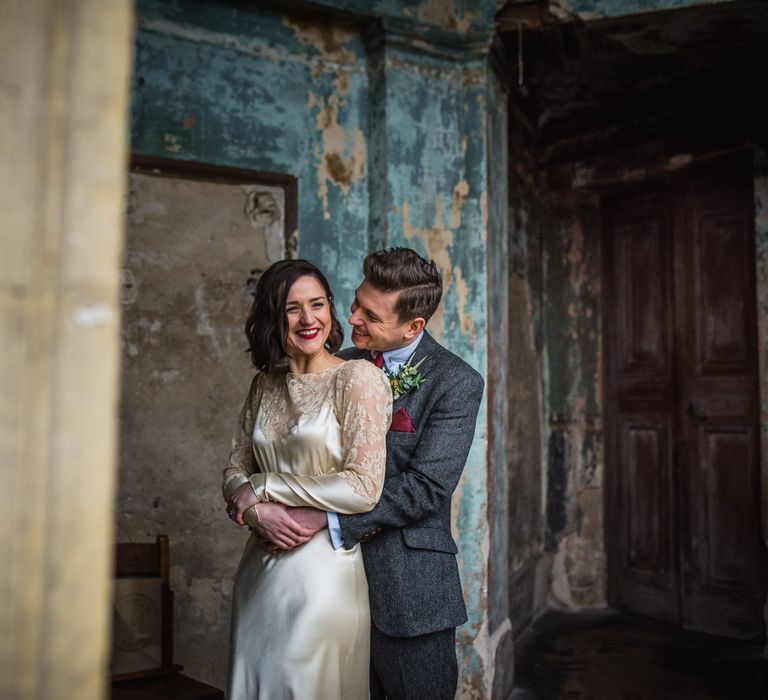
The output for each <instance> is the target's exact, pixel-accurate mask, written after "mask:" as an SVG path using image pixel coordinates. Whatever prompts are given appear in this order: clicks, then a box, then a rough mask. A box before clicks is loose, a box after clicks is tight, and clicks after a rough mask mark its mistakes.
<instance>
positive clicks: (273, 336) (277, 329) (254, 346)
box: [245, 260, 344, 372]
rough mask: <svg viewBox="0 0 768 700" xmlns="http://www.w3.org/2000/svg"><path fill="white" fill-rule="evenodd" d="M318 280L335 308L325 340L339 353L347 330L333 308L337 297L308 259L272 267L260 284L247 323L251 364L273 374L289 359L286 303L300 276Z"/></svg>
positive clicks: (330, 347) (265, 273) (246, 333)
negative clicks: (286, 348)
mask: <svg viewBox="0 0 768 700" xmlns="http://www.w3.org/2000/svg"><path fill="white" fill-rule="evenodd" d="M307 276H309V277H314V278H315V279H316V280H317V281H318V282H319V283H320V285H321V286H322V287H323V289H324V290H325V295H326V296H327V297H328V305H329V306H330V309H331V332H330V334H329V335H328V339H327V340H326V341H325V347H326V349H327V350H328V351H329V352H336V351H337V350H338V349H339V348H340V347H341V343H342V341H343V340H344V331H343V330H342V328H341V323H339V319H338V318H336V310H335V309H334V306H333V294H332V293H331V287H330V285H329V284H328V280H327V279H325V275H324V274H323V273H322V272H320V270H318V269H317V268H316V267H315V266H314V265H313V264H312V263H311V262H309V261H308V260H281V261H280V262H276V263H275V264H274V265H270V266H269V267H268V268H267V269H266V270H265V271H264V274H262V276H261V277H260V278H259V281H258V283H257V284H256V294H255V295H254V298H253V305H252V306H251V310H250V312H249V313H248V318H247V320H246V322H245V337H246V338H247V339H248V350H247V352H248V353H249V354H250V356H251V362H253V364H254V366H255V367H256V368H257V369H260V370H261V371H262V372H271V371H272V370H273V369H274V368H275V367H276V366H277V365H278V364H280V363H281V362H282V361H283V360H285V357H286V355H285V340H286V338H287V336H288V321H287V314H286V312H285V301H286V299H287V298H288V292H289V291H290V289H291V287H292V286H293V283H294V282H295V281H296V280H297V279H299V277H307Z"/></svg>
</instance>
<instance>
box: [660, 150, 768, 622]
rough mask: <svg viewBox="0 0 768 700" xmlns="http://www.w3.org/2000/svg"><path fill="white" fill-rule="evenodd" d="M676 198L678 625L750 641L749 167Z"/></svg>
mask: <svg viewBox="0 0 768 700" xmlns="http://www.w3.org/2000/svg"><path fill="white" fill-rule="evenodd" d="M679 192H680V199H679V203H678V207H677V218H676V226H675V273H676V274H675V281H676V289H677V296H678V298H679V301H678V303H677V304H676V308H675V313H676V318H677V326H678V329H677V341H676V347H677V355H678V357H679V363H678V371H677V386H678V395H679V406H680V409H681V415H680V423H681V428H682V434H681V437H682V439H683V440H684V441H685V443H686V444H687V450H686V452H687V456H688V459H687V460H686V463H685V464H684V465H683V467H684V473H683V474H682V475H681V476H682V477H683V478H681V480H680V484H681V492H680V498H681V512H682V514H683V518H682V520H681V524H682V529H681V533H680V541H681V554H682V586H683V588H682V596H681V601H682V611H681V612H682V619H683V624H684V625H685V626H688V627H692V628H695V629H699V630H702V631H707V632H713V633H717V634H727V635H730V636H738V637H751V636H756V635H759V634H761V633H762V622H761V619H762V614H761V609H762V605H763V598H764V593H765V586H764V577H763V565H762V563H763V558H764V554H763V549H764V548H763V544H762V538H761V537H760V528H759V522H760V518H759V507H760V505H759V503H760V501H759V492H760V491H759V486H760V482H759V465H758V457H757V449H758V444H757V432H756V429H757V421H758V415H757V410H758V406H757V353H756V309H755V281H754V252H753V250H754V235H753V228H752V221H753V215H752V185H751V165H750V163H749V160H748V159H743V158H739V157H733V158H729V159H721V160H719V161H718V162H717V163H716V164H714V165H712V166H709V167H707V168H703V169H700V170H699V171H698V172H697V173H696V174H695V176H694V177H687V178H686V179H685V181H684V186H681V187H679ZM715 610H716V612H715Z"/></svg>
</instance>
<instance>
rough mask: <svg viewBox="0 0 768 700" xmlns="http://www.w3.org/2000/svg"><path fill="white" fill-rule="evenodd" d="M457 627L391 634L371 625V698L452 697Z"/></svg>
mask: <svg viewBox="0 0 768 700" xmlns="http://www.w3.org/2000/svg"><path fill="white" fill-rule="evenodd" d="M458 671H459V667H458V662H457V660H456V629H455V628H453V627H452V628H450V629H447V630H441V631H439V632H432V633H431V634H423V635H420V636H418V637H390V636H389V635H387V634H384V633H383V632H380V631H379V630H378V629H376V626H375V625H371V700H385V699H386V700H453V699H454V697H455V696H456V685H457V683H458V678H459V672H458Z"/></svg>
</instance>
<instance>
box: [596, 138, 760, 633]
mask: <svg viewBox="0 0 768 700" xmlns="http://www.w3.org/2000/svg"><path fill="white" fill-rule="evenodd" d="M744 150H746V151H748V152H750V153H751V154H752V160H753V191H754V204H755V206H754V227H753V231H754V245H755V268H756V269H755V270H754V275H755V293H756V296H757V304H756V309H757V311H756V316H755V323H756V326H757V334H756V336H757V348H756V350H757V354H758V364H759V367H758V394H759V402H760V409H759V426H758V429H759V431H760V444H759V448H758V459H759V460H760V467H759V472H760V493H761V508H760V513H759V517H760V519H761V522H762V533H761V534H762V539H763V543H764V545H765V546H766V548H768V150H763V149H761V148H758V147H756V146H753V145H751V144H747V145H744V144H741V145H738V146H735V147H733V148H727V149H723V150H718V151H717V152H714V153H701V152H700V153H699V154H698V155H697V157H693V158H691V160H690V161H689V162H686V164H685V166H684V168H679V167H678V166H676V165H675V159H674V157H672V158H669V159H667V160H666V162H665V163H664V164H663V165H662V166H660V167H659V164H658V162H657V163H656V164H655V165H656V166H657V167H656V168H655V169H648V170H646V171H645V172H646V173H647V176H646V177H644V178H642V179H639V180H638V179H633V180H631V181H628V180H627V179H626V178H625V177H624V176H623V174H624V172H625V171H624V170H622V169H619V168H617V169H616V170H613V171H612V172H611V173H610V174H609V175H608V176H607V177H604V178H602V179H601V181H600V184H599V185H597V184H593V189H594V192H595V194H596V195H597V196H599V197H600V211H601V215H602V214H603V213H604V202H605V200H606V199H607V197H609V196H614V195H617V194H620V193H621V192H623V191H629V190H632V189H636V188H638V187H642V186H643V185H646V184H647V185H652V184H653V182H654V181H657V180H659V179H662V178H663V177H664V175H665V174H667V173H669V172H673V171H677V170H679V171H680V172H683V171H684V170H687V169H689V168H692V167H695V166H696V165H698V164H700V163H701V162H703V161H706V160H710V159H712V158H717V157H720V156H722V155H725V154H726V153H729V152H735V151H744ZM634 172H637V170H635V171H634ZM606 174H607V173H606ZM601 227H602V230H601V232H600V253H601V306H602V316H603V332H602V334H601V335H602V338H601V351H602V353H603V357H604V358H606V357H608V353H609V352H610V348H609V334H608V331H607V329H608V327H609V326H608V324H607V323H606V314H607V309H608V308H609V303H608V302H609V299H608V288H607V284H606V281H607V279H608V274H609V271H608V269H607V266H608V260H607V257H606V255H605V251H606V247H607V242H608V236H609V235H610V231H609V230H608V228H607V226H606V225H605V219H604V218H603V217H602V216H601ZM608 365H609V363H608V362H605V361H604V362H603V367H602V384H603V386H602V396H601V401H602V405H603V415H604V420H603V426H604V441H603V442H604V486H605V488H604V493H603V498H604V503H603V509H604V537H605V549H606V591H607V600H608V603H609V604H612V602H613V601H615V600H616V592H615V586H616V583H615V582H616V576H617V575H618V571H617V565H618V558H617V553H618V552H617V548H618V547H619V544H620V543H619V541H618V537H619V528H617V527H615V523H616V522H617V519H618V517H619V513H617V512H616V511H617V491H616V490H617V488H618V484H617V480H616V478H615V476H616V473H615V469H612V468H611V465H615V464H616V455H615V453H614V450H613V445H612V444H611V441H610V440H609V439H608V435H610V434H615V429H616V425H615V421H614V417H613V412H612V410H611V406H612V402H611V401H610V400H609V398H608V391H609V390H608V386H609V381H608V380H609V366H608ZM763 617H764V620H763V622H764V628H765V630H766V634H768V591H766V605H765V607H764V613H763Z"/></svg>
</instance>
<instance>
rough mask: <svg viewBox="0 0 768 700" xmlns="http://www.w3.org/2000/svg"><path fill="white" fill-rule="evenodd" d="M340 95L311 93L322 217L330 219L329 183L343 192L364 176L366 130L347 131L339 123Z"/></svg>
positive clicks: (356, 128)
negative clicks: (322, 95) (316, 137)
mask: <svg viewBox="0 0 768 700" xmlns="http://www.w3.org/2000/svg"><path fill="white" fill-rule="evenodd" d="M340 105H341V102H340V100H339V98H338V96H337V95H331V96H330V97H329V98H328V100H327V101H326V100H325V99H324V98H322V97H319V96H317V95H315V94H314V93H309V103H308V106H309V108H310V109H317V115H316V117H315V125H316V127H317V130H318V131H319V132H320V136H321V140H320V143H319V144H318V145H317V146H316V147H315V157H316V159H317V183H318V195H319V197H320V199H321V200H322V202H323V218H325V219H330V218H331V212H330V209H329V206H328V191H329V186H331V185H335V186H337V187H339V188H341V191H342V192H343V193H344V194H347V193H348V192H349V188H350V185H351V184H352V183H353V182H356V181H357V180H360V179H361V178H362V177H363V176H364V175H365V159H366V147H365V139H364V138H363V132H362V131H361V130H360V129H359V128H358V127H356V126H355V127H353V128H352V129H351V130H349V131H346V130H345V129H344V128H342V126H341V125H340V124H339V107H340Z"/></svg>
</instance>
